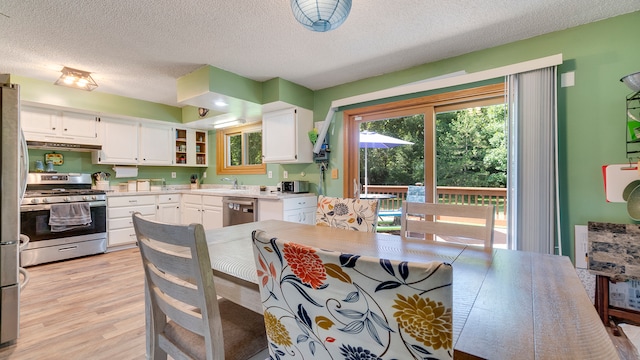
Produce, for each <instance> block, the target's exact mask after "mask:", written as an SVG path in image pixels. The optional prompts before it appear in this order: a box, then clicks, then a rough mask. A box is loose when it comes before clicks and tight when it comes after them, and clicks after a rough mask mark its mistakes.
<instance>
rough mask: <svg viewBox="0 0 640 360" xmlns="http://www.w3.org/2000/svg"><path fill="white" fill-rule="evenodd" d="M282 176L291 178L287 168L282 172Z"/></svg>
mask: <svg viewBox="0 0 640 360" xmlns="http://www.w3.org/2000/svg"><path fill="white" fill-rule="evenodd" d="M282 178H283V179H288V178H289V172H288V171H287V170H285V171H284V172H283V173H282Z"/></svg>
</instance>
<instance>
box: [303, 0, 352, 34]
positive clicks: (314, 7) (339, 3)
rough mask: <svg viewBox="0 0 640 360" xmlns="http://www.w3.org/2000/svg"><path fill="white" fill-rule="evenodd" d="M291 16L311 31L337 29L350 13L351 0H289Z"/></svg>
mask: <svg viewBox="0 0 640 360" xmlns="http://www.w3.org/2000/svg"><path fill="white" fill-rule="evenodd" d="M291 10H293V16H294V17H295V18H296V20H298V22H299V23H300V24H302V26H304V27H306V28H307V29H309V30H312V31H319V32H325V31H330V30H333V29H336V28H338V26H340V25H342V23H343V22H344V21H345V20H346V19H347V16H348V15H349V11H351V0H291Z"/></svg>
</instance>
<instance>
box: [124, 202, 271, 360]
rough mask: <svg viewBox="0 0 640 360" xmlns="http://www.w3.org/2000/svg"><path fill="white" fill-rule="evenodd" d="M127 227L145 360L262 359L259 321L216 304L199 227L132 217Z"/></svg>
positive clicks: (235, 307)
mask: <svg viewBox="0 0 640 360" xmlns="http://www.w3.org/2000/svg"><path fill="white" fill-rule="evenodd" d="M133 225H134V228H135V231H136V236H137V239H138V246H139V247H140V255H142V265H143V267H144V272H145V286H146V295H147V296H146V297H145V298H146V302H147V304H146V305H147V309H150V319H148V321H147V332H150V334H151V336H150V342H151V344H150V351H151V353H150V354H148V355H149V358H150V359H166V358H167V354H169V355H171V357H172V358H174V359H207V360H212V359H216V360H222V359H238V360H241V359H242V360H244V359H249V358H250V357H252V356H254V355H257V354H259V353H260V352H261V351H263V352H264V354H265V355H266V350H265V349H266V346H267V339H266V334H265V327H264V319H263V317H262V316H261V315H260V314H257V313H255V312H253V311H250V310H248V309H246V308H244V307H242V306H239V305H236V304H234V303H232V302H231V301H228V300H226V299H220V300H217V296H216V288H215V284H214V280H213V272H212V270H211V262H210V260H209V251H208V248H207V242H206V240H205V234H204V228H203V227H202V225H201V224H191V225H170V224H164V223H159V222H155V221H150V220H145V219H143V218H142V217H141V215H140V213H135V214H133ZM148 314H149V313H148ZM263 359H264V357H263Z"/></svg>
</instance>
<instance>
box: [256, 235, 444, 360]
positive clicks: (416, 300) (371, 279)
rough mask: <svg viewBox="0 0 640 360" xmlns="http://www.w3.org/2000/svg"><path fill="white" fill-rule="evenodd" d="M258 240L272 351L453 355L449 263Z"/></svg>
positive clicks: (312, 355) (303, 355) (319, 355)
mask: <svg viewBox="0 0 640 360" xmlns="http://www.w3.org/2000/svg"><path fill="white" fill-rule="evenodd" d="M253 242H254V247H253V249H254V256H255V259H256V267H257V270H258V284H259V287H260V294H261V300H262V306H263V309H264V316H265V324H266V327H267V336H268V338H269V342H270V346H269V351H270V352H271V358H272V359H281V360H285V359H364V358H366V359H378V358H383V359H424V358H429V359H434V360H435V359H451V357H452V354H453V349H452V346H453V345H452V344H453V342H452V337H453V322H452V303H453V290H452V281H453V272H452V267H451V265H450V264H447V263H444V262H440V261H433V262H425V263H417V262H405V261H392V260H386V259H380V258H375V257H368V256H360V255H357V254H343V253H339V252H334V251H329V250H322V249H318V248H313V247H309V246H305V245H301V244H299V243H294V242H289V241H285V240H283V239H276V238H273V237H272V236H269V235H268V234H267V233H265V232H264V231H261V230H256V231H254V233H253Z"/></svg>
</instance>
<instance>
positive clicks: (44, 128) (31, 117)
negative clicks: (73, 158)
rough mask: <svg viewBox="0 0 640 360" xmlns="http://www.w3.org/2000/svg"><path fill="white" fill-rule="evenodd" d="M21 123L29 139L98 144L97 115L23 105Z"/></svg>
mask: <svg viewBox="0 0 640 360" xmlns="http://www.w3.org/2000/svg"><path fill="white" fill-rule="evenodd" d="M20 124H21V127H22V131H24V135H25V138H26V139H27V140H34V141H60V142H66V143H82V144H89V145H97V144H98V143H99V140H98V125H97V124H98V118H97V117H96V116H95V115H91V114H83V113H75V112H67V111H59V110H53V109H47V108H39V107H31V106H23V107H22V110H21V118H20Z"/></svg>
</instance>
